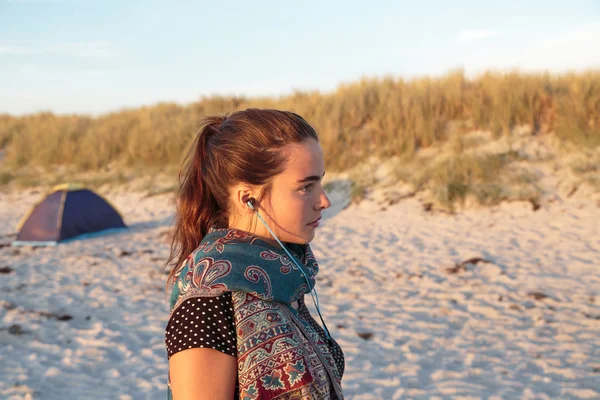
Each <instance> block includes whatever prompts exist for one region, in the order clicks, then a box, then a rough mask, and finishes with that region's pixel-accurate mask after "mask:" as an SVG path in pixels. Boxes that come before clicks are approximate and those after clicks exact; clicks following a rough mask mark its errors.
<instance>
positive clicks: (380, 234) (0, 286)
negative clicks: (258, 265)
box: [0, 191, 600, 399]
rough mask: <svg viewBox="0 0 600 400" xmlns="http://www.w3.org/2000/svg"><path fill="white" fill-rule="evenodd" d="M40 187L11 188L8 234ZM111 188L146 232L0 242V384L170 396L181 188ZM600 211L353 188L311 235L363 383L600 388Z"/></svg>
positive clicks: (43, 393) (393, 391)
mask: <svg viewBox="0 0 600 400" xmlns="http://www.w3.org/2000/svg"><path fill="white" fill-rule="evenodd" d="M39 196H40V193H32V192H31V191H20V192H11V193H8V194H7V193H2V194H0V235H2V238H0V239H1V240H2V242H1V243H7V242H9V241H10V239H11V236H9V235H10V234H13V233H14V232H15V226H16V224H17V222H18V220H19V219H20V218H21V216H23V215H24V214H25V213H26V212H27V210H28V209H29V208H30V207H31V205H32V204H33V203H34V202H35V201H36V200H38V198H39ZM107 196H108V197H109V198H110V200H111V201H112V202H113V203H114V204H115V205H116V206H117V207H118V208H119V210H120V211H121V212H122V213H123V214H124V215H125V222H126V223H127V224H128V225H130V226H131V229H130V230H129V231H128V232H124V233H119V234H113V235H109V236H105V237H100V238H96V239H89V240H82V241H75V242H72V243H68V244H65V245H59V246H56V247H53V248H40V249H32V248H14V247H10V246H3V247H2V248H0V271H2V273H1V274H0V398H3V399H21V398H40V399H64V398H72V399H162V398H165V394H166V376H167V368H168V364H167V356H166V350H165V346H164V327H165V325H166V323H167V317H168V302H167V297H166V294H165V291H164V278H165V277H164V276H161V275H160V274H159V268H160V266H161V264H162V263H163V262H164V260H165V259H166V257H167V255H168V251H169V247H168V243H167V240H166V238H167V235H168V232H169V229H170V228H169V227H170V224H171V219H172V215H173V205H172V202H171V198H170V197H169V196H168V195H160V196H153V197H144V195H143V194H141V193H128V194H124V193H109V194H107ZM382 208H383V209H382ZM599 220H600V208H599V207H598V205H597V204H596V203H595V202H590V201H587V202H586V201H585V199H565V200H564V201H563V200H561V201H555V202H553V203H545V204H543V206H542V207H541V208H540V209H538V210H537V211H533V210H532V207H531V204H529V203H525V202H518V203H506V204H502V205H500V206H496V207H492V208H486V209H475V210H467V211H464V212H461V213H459V214H456V215H450V214H445V213H438V212H427V211H425V210H424V208H423V206H422V205H421V203H420V202H419V200H418V199H417V198H414V197H412V198H407V199H404V200H402V201H400V202H398V203H396V204H392V205H386V206H385V207H382V206H381V204H380V203H379V202H378V201H376V200H375V197H374V198H373V199H367V200H366V201H363V202H362V203H360V204H358V205H356V204H353V205H350V206H348V201H347V200H345V199H344V196H336V198H335V204H334V207H332V209H331V210H330V211H329V212H327V213H325V218H324V220H323V221H322V224H321V226H320V227H319V228H318V233H317V237H316V238H315V240H314V241H313V242H312V243H311V246H312V248H313V250H314V252H315V255H316V256H317V259H318V261H319V263H320V266H321V272H320V273H319V275H318V285H317V289H318V294H319V300H320V303H321V311H322V314H323V318H324V319H325V322H326V323H327V326H328V328H329V330H330V331H331V333H332V336H333V337H334V338H335V339H336V340H337V341H338V342H339V343H340V345H341V346H342V349H343V350H344V352H345V356H346V371H345V374H344V378H343V388H344V392H345V395H346V397H347V398H348V399H409V398H410V399H412V398H415V399H430V398H487V399H501V398H528V399H550V398H573V399H591V398H600V228H599V225H600V223H599ZM307 303H308V304H309V306H311V305H312V301H311V300H310V296H309V298H307ZM311 310H313V315H316V313H314V307H311Z"/></svg>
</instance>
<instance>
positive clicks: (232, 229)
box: [165, 109, 344, 400]
mask: <svg viewBox="0 0 600 400" xmlns="http://www.w3.org/2000/svg"><path fill="white" fill-rule="evenodd" d="M204 122H205V124H204V127H203V128H202V130H201V131H200V133H199V134H198V137H197V138H196V142H195V144H194V146H193V147H192V157H191V160H190V163H189V167H188V168H187V171H186V173H185V175H184V177H183V179H182V182H181V187H180V190H179V195H178V199H177V215H176V224H175V234H174V237H173V243H172V246H171V256H170V258H169V261H168V263H167V265H171V266H172V267H173V269H172V270H171V272H170V274H169V277H168V280H167V285H170V284H173V289H172V294H171V301H170V316H169V322H168V324H167V326H166V335H165V341H166V346H167V354H168V357H169V380H168V397H169V398H174V399H176V400H185V399H228V400H229V399H275V398H276V399H343V394H342V388H341V379H342V374H343V373H344V355H343V353H342V350H341V348H340V347H339V345H338V344H337V343H336V342H335V340H333V339H332V338H331V336H330V335H329V331H328V330H327V327H326V326H325V324H324V321H323V319H322V318H320V319H321V322H323V326H324V329H323V328H321V326H320V325H319V324H318V323H317V322H316V321H315V320H314V319H313V317H312V316H311V314H310V312H309V310H308V309H307V307H306V304H305V295H306V294H310V295H311V297H312V296H313V288H314V286H315V282H316V280H315V277H316V275H317V273H318V269H319V266H318V264H317V261H316V260H315V257H314V255H313V253H312V251H311V249H310V246H309V244H308V243H309V242H310V241H311V240H312V239H313V238H314V237H315V230H316V228H317V227H318V225H319V219H320V218H321V212H322V211H323V210H324V209H326V208H328V207H329V206H330V202H329V199H328V198H327V195H326V194H325V192H324V190H323V187H322V185H321V181H322V178H323V175H324V174H325V163H324V160H323V151H322V149H321V146H320V144H319V139H318V136H317V134H316V132H315V130H314V129H313V128H312V127H311V126H310V125H309V124H308V123H307V122H306V121H305V120H304V119H303V118H302V117H300V116H299V115H297V114H294V113H291V112H285V111H278V110H259V109H248V110H245V111H238V112H235V113H233V114H231V115H230V116H228V117H208V118H207V119H206V120H205V121H204ZM315 294H316V293H315ZM313 300H314V297H313ZM316 305H317V310H319V308H318V297H317V299H316ZM319 316H320V313H319Z"/></svg>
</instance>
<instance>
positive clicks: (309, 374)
mask: <svg viewBox="0 0 600 400" xmlns="http://www.w3.org/2000/svg"><path fill="white" fill-rule="evenodd" d="M284 245H285V246H286V247H287V248H288V250H289V251H290V252H291V253H292V255H294V256H296V257H297V259H298V260H299V261H300V262H301V263H302V266H303V269H304V271H305V272H306V273H307V274H308V280H309V282H310V283H311V285H310V287H309V286H308V284H307V281H306V279H305V278H304V276H303V274H302V272H301V271H300V270H299V269H298V268H297V267H296V266H295V265H294V263H292V262H291V261H290V259H289V258H288V256H287V255H286V254H285V252H284V251H283V250H282V249H279V248H277V247H275V246H272V245H270V244H268V243H266V242H265V241H263V240H260V239H259V238H257V237H256V236H254V235H252V234H250V233H247V232H244V231H240V230H236V229H215V228H212V229H210V231H209V232H208V234H207V235H206V236H205V237H204V239H203V240H202V242H201V243H200V245H199V246H198V248H197V249H196V250H195V251H194V252H193V253H192V254H191V255H190V256H189V257H188V258H187V260H186V262H184V263H183V264H182V265H181V266H180V267H179V268H178V270H177V271H176V277H177V278H176V281H175V285H174V287H173V292H172V295H171V301H170V312H171V314H172V313H173V311H174V310H175V309H176V308H177V307H178V306H179V304H181V303H182V302H183V301H185V300H187V299H190V298H194V297H207V296H219V295H221V294H223V293H225V292H231V294H232V299H233V309H234V315H235V326H236V331H237V332H236V333H237V335H236V336H237V365H238V384H239V398H240V399H244V400H254V399H273V398H277V399H343V394H342V387H341V379H342V373H343V371H340V370H338V367H337V366H336V364H335V362H334V359H333V356H332V354H331V351H330V348H329V346H328V344H327V343H326V342H325V340H324V338H323V336H322V335H319V333H318V332H317V330H316V329H315V328H314V326H313V325H311V324H310V323H309V321H307V320H306V319H305V318H302V316H301V315H299V312H298V309H297V308H298V307H297V303H298V300H300V301H301V302H303V298H304V295H305V294H307V293H309V292H310V290H311V288H312V287H314V285H315V282H316V281H315V278H316V275H317V273H318V272H319V266H318V264H317V261H316V259H315V257H314V255H313V253H312V251H311V249H310V246H309V245H307V244H306V245H299V244H292V243H284ZM336 345H337V343H336ZM171 396H172V395H171V388H170V380H169V387H168V398H169V399H171Z"/></svg>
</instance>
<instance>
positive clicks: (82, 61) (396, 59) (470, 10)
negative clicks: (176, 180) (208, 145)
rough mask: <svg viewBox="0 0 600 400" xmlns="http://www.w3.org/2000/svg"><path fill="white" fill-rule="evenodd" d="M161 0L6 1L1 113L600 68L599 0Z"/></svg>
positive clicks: (0, 14)
mask: <svg viewBox="0 0 600 400" xmlns="http://www.w3.org/2000/svg"><path fill="white" fill-rule="evenodd" d="M162 4H164V3H161V2H159V1H156V0H155V1H150V2H146V3H144V4H143V5H139V4H137V3H136V2H133V1H126V2H118V1H115V0H111V1H107V2H104V3H103V4H102V5H98V4H93V3H90V2H83V1H78V0H0V38H1V39H0V87H2V88H3V90H2V91H0V114H10V115H14V116H20V115H28V114H34V113H38V112H52V113H54V114H85V115H90V116H98V115H102V114H108V113H112V112H118V111H121V110H123V109H135V108H139V107H144V106H152V105H155V104H158V103H177V104H182V105H185V104H189V103H192V102H196V101H199V100H201V99H202V98H206V97H211V96H215V95H218V96H240V97H248V98H253V97H279V96H287V95H290V94H293V93H294V92H295V91H302V92H305V91H319V92H321V93H329V92H333V91H335V90H336V89H337V88H338V87H339V86H340V85H343V84H348V83H352V82H356V81H359V80H361V79H363V78H367V79H376V78H382V77H392V78H396V79H400V78H402V79H407V80H410V79H413V78H419V77H425V76H429V77H437V76H444V75H446V74H447V73H449V72H451V71H453V70H457V69H461V70H463V71H464V73H465V75H467V76H468V77H475V76H477V75H479V74H482V73H484V72H486V71H494V72H510V71H513V70H518V71H520V72H523V73H532V72H533V73H535V72H550V73H552V74H562V73H567V72H581V71H585V70H594V69H598V68H599V67H600V52H598V51H597V50H596V49H598V48H600V5H598V4H595V3H594V1H577V2H571V3H569V4H565V3H563V2H559V1H553V2H549V1H544V2H542V1H535V2H530V3H528V4H527V5H520V4H519V3H517V2H510V3H503V4H488V5H485V6H482V5H481V4H479V3H477V2H473V1H463V2H460V5H458V6H457V5H456V3H454V5H455V6H454V7H452V8H451V9H450V10H447V9H446V8H445V7H444V6H445V5H444V4H443V3H442V2H440V1H430V2H428V3H419V4H410V5H405V6H402V5H400V4H397V3H393V2H383V1H382V2H377V3H373V4H370V5H369V7H364V4H362V3H359V2H357V1H352V2H329V3H327V4H319V3H317V2H311V3H305V4H295V5H289V6H280V5H277V4H276V3H274V2H264V3H261V5H262V6H261V7H252V6H248V5H246V4H245V3H243V2H239V1H237V2H233V3H232V4H227V5H224V4H219V5H215V4H212V5H205V6H200V5H198V4H194V5H189V4H187V5H185V4H182V3H181V2H179V3H171V6H169V7H163V6H162ZM317 4H318V6H316V5H317ZM436 5H437V6H436ZM461 6H462V7H461ZM186 7H187V8H186ZM236 10H238V11H236ZM431 10H440V12H438V13H435V14H432V13H431ZM115 15H116V16H118V18H115ZM225 16H226V17H227V18H224V17H225ZM307 28H309V29H307Z"/></svg>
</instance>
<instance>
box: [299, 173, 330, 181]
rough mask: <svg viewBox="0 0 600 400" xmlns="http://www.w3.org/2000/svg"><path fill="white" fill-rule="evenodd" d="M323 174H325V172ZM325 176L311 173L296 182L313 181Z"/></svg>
mask: <svg viewBox="0 0 600 400" xmlns="http://www.w3.org/2000/svg"><path fill="white" fill-rule="evenodd" d="M323 176H325V172H323ZM323 176H321V177H319V176H318V175H311V176H307V177H306V178H304V179H300V180H298V181H296V183H304V182H312V181H318V180H320V179H321V178H322V177H323Z"/></svg>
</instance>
